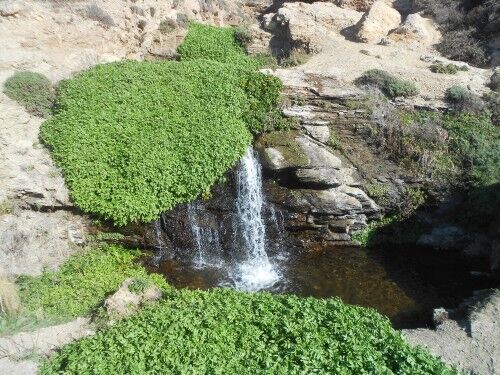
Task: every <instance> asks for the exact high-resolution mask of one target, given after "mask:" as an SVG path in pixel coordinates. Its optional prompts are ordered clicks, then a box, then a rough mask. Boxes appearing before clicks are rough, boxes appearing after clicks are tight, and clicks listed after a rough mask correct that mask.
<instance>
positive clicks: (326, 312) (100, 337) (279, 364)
mask: <svg viewBox="0 0 500 375" xmlns="http://www.w3.org/2000/svg"><path fill="white" fill-rule="evenodd" d="M60 373H70V374H87V373H92V374H116V373H121V374H188V373H189V374H287V375H291V374H389V373H391V374H392V373H395V374H401V375H402V374H412V375H413V374H442V375H444V374H455V373H456V372H455V371H453V370H451V369H449V368H448V367H446V366H445V365H444V364H443V363H442V362H441V361H439V360H438V359H436V358H434V357H432V356H431V355H430V354H428V353H427V352H426V351H424V350H423V349H420V348H412V347H410V345H409V344H407V343H406V342H405V341H404V340H403V338H402V337H401V335H400V334H399V333H398V332H396V331H395V330H394V329H393V328H392V327H391V324H390V322H389V320H388V319H387V318H384V317H382V316H381V315H379V314H378V313H377V312H375V311H374V310H372V309H366V308H361V307H355V306H347V305H344V304H343V303H342V302H341V301H340V300H339V299H333V298H330V299H315V298H300V297H295V296H286V295H271V294H269V293H243V292H237V291H233V290H227V289H214V290H211V291H208V292H204V291H189V290H182V291H172V292H170V293H169V294H167V296H166V298H165V299H164V300H163V301H162V302H160V303H159V304H156V305H154V306H151V307H146V308H145V309H143V310H142V311H141V312H139V313H138V314H137V315H135V316H133V317H132V318H130V319H127V320H124V321H121V322H119V323H117V324H116V325H115V326H113V327H112V328H109V329H107V330H105V331H102V332H100V333H98V334H97V335H95V336H93V337H89V338H84V339H82V340H79V341H77V342H75V343H72V344H70V345H68V346H66V347H64V348H63V349H62V350H61V351H60V352H59V353H58V354H56V355H55V356H54V357H53V358H52V359H51V360H50V361H49V362H46V363H45V364H44V365H43V367H42V369H41V374H43V375H49V374H60Z"/></svg>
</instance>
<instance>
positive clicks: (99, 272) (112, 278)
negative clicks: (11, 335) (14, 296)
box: [0, 246, 169, 333]
mask: <svg viewBox="0 0 500 375" xmlns="http://www.w3.org/2000/svg"><path fill="white" fill-rule="evenodd" d="M140 254H141V253H140V252H139V251H137V250H125V249H123V248H121V247H119V246H102V247H101V248H97V249H93V250H90V251H88V252H86V253H83V254H79V255H74V256H72V257H71V258H70V259H69V260H68V261H67V262H66V263H64V264H63V265H62V266H61V268H60V269H59V270H58V271H44V272H43V273H42V275H40V276H35V277H22V278H20V279H19V280H18V283H17V284H18V287H19V296H20V300H21V311H20V313H19V315H17V316H15V317H3V318H2V317H0V333H6V332H9V331H14V330H19V329H25V328H32V327H34V326H39V325H48V324H54V323H58V322H63V321H66V320H69V319H70V318H73V317H77V316H84V315H88V314H89V313H90V312H92V311H93V310H95V309H97V308H98V307H99V306H101V305H102V303H103V302H104V299H105V298H106V297H107V296H108V295H109V294H110V293H113V292H114V291H116V290H117V289H118V287H119V286H120V284H121V283H122V282H123V281H124V280H125V279H127V278H138V279H140V280H144V282H147V283H155V284H156V285H158V286H159V287H161V288H163V289H168V288H169V287H168V286H167V284H166V282H165V280H164V279H163V277H161V276H159V275H155V274H151V275H150V274H148V273H147V272H146V270H145V269H144V268H143V267H142V266H140V265H138V264H135V262H136V260H137V258H138V257H139V255H140Z"/></svg>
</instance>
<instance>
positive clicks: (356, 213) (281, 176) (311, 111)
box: [256, 105, 381, 244]
mask: <svg viewBox="0 0 500 375" xmlns="http://www.w3.org/2000/svg"><path fill="white" fill-rule="evenodd" d="M284 114H285V115H286V116H288V117H293V118H295V119H296V120H297V122H298V124H299V125H298V126H297V128H296V129H293V130H289V131H287V132H275V133H269V134H265V135H263V136H261V137H260V138H259V139H258V140H257V142H256V148H257V150H259V152H260V155H261V160H262V166H263V168H264V172H265V173H266V175H267V176H268V177H269V179H268V180H267V183H266V192H267V196H268V199H269V200H270V201H271V202H273V203H275V204H276V205H278V206H279V207H281V209H282V211H283V212H284V213H285V226H286V228H287V229H288V230H289V231H291V232H300V233H303V234H305V235H306V237H309V238H310V239H312V240H321V241H333V242H335V243H337V244H342V243H349V241H350V240H351V234H352V233H353V231H356V230H360V229H363V228H364V227H365V226H366V223H367V221H368V220H370V219H375V218H379V217H380V216H381V208H380V207H379V206H378V205H377V204H376V203H375V202H374V201H373V200H372V199H371V198H370V197H368V195H367V194H366V193H365V192H364V191H363V190H362V188H361V187H362V185H363V179H362V177H361V176H360V175H359V173H358V170H357V168H356V167H354V166H353V164H352V163H351V162H350V161H349V160H348V159H347V158H346V157H345V156H344V155H343V154H342V153H341V152H340V151H339V150H335V149H334V148H333V147H331V144H332V139H331V137H332V134H331V130H330V126H331V121H332V120H333V118H332V117H336V116H337V115H338V113H336V112H332V111H324V110H323V109H322V108H320V107H317V106H315V105H295V106H292V107H290V108H288V109H285V110H284Z"/></svg>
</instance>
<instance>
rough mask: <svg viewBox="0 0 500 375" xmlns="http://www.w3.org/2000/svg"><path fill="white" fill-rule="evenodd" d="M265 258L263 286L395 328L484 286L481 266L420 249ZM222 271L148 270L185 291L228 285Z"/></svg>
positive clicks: (420, 322) (419, 321) (427, 321)
mask: <svg viewBox="0 0 500 375" xmlns="http://www.w3.org/2000/svg"><path fill="white" fill-rule="evenodd" d="M271 261H272V262H273V263H274V264H275V265H279V266H278V269H279V271H280V273H281V275H282V278H281V280H280V281H279V282H278V283H276V284H275V285H273V286H272V287H270V288H267V289H266V290H268V291H271V292H276V293H293V294H297V295H301V296H314V297H320V298H324V297H332V296H338V297H340V298H341V299H342V300H343V301H344V302H345V303H349V304H356V305H360V306H365V307H373V308H375V309H376V310H377V311H379V312H380V313H382V314H384V315H386V316H388V317H389V318H390V319H391V321H392V322H393V324H394V326H395V327H397V328H413V327H423V326H428V325H431V324H432V320H431V318H432V309H433V308H436V307H456V306H457V305H458V304H459V303H460V302H461V301H462V300H463V299H464V298H466V297H468V296H470V295H471V294H472V291H473V290H475V289H480V288H485V287H488V286H490V285H487V284H489V282H488V281H485V280H483V279H479V278H475V277H474V276H472V275H471V273H470V271H471V270H481V267H480V264H472V263H471V261H470V259H464V258H461V257H460V256H458V255H457V254H453V253H450V252H439V251H433V250H430V249H426V248H417V247H414V248H411V249H405V248H385V249H370V250H368V249H363V248H358V247H330V248H328V247H324V246H318V250H316V251H311V249H309V251H299V252H297V251H295V252H293V253H291V254H287V255H286V256H283V255H281V256H280V258H279V259H277V258H276V257H274V258H271ZM223 270H224V268H223V267H222V268H213V267H212V268H211V267H205V268H197V267H195V266H193V265H192V264H186V263H182V262H181V261H178V260H166V261H163V262H161V263H160V264H159V266H158V267H155V268H154V271H156V272H160V273H162V274H163V275H165V277H166V279H167V280H168V281H169V282H170V283H171V284H173V285H175V286H176V287H180V288H191V289H209V288H213V287H216V286H225V285H227V286H231V282H230V280H227V276H226V275H225V274H224V271H223Z"/></svg>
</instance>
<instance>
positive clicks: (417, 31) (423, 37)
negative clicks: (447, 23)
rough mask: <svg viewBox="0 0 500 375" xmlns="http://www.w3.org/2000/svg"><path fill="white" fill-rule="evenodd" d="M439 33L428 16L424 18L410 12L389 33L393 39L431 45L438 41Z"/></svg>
mask: <svg viewBox="0 0 500 375" xmlns="http://www.w3.org/2000/svg"><path fill="white" fill-rule="evenodd" d="M440 37H441V33H440V32H439V31H438V29H437V27H436V26H435V24H434V22H433V20H432V19H430V18H424V17H422V16H421V15H420V14H418V13H413V14H410V15H409V16H408V17H407V18H406V20H405V21H404V22H403V23H402V24H401V25H400V26H399V27H398V28H397V29H396V30H394V31H393V32H392V33H391V34H390V38H391V39H392V40H395V41H403V42H418V43H420V44H422V45H432V44H435V43H437V42H438V40H439V38H440Z"/></svg>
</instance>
